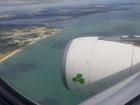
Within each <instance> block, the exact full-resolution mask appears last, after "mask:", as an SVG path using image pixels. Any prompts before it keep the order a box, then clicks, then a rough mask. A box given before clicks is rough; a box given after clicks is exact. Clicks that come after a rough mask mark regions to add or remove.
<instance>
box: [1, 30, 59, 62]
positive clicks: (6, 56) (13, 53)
mask: <svg viewBox="0 0 140 105" xmlns="http://www.w3.org/2000/svg"><path fill="white" fill-rule="evenodd" d="M57 33H58V32H56V33H52V34H51V35H46V36H45V37H42V38H40V39H38V40H35V41H32V42H30V43H29V44H28V45H26V46H24V47H21V48H19V49H16V50H14V51H11V53H10V54H7V55H5V57H3V58H2V59H0V63H3V62H4V61H6V60H8V59H9V58H11V57H12V56H14V55H16V54H17V53H18V52H20V51H22V50H23V49H24V48H26V47H28V46H31V45H33V44H35V43H37V42H38V41H40V40H42V39H44V38H47V37H51V36H54V35H55V34H57Z"/></svg>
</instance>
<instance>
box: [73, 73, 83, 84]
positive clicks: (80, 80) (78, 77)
mask: <svg viewBox="0 0 140 105" xmlns="http://www.w3.org/2000/svg"><path fill="white" fill-rule="evenodd" d="M72 81H73V82H75V83H79V84H84V83H85V80H84V78H83V75H82V74H80V73H78V74H77V75H76V76H75V77H73V78H72Z"/></svg>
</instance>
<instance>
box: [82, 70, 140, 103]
mask: <svg viewBox="0 0 140 105" xmlns="http://www.w3.org/2000/svg"><path fill="white" fill-rule="evenodd" d="M138 95H140V73H137V74H135V75H133V76H131V77H129V78H128V79H126V80H124V81H123V82H121V83H119V84H117V85H115V86H113V87H111V88H109V89H108V90H105V91H104V92H102V93H100V94H98V95H96V96H94V97H91V98H90V99H88V100H86V101H84V102H83V103H81V104H80V105H125V104H126V103H128V102H129V101H131V100H132V99H133V98H135V97H136V96H138Z"/></svg>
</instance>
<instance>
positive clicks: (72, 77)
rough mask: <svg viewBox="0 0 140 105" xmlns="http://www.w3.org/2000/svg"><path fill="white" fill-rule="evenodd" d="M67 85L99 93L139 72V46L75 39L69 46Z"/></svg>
mask: <svg viewBox="0 0 140 105" xmlns="http://www.w3.org/2000/svg"><path fill="white" fill-rule="evenodd" d="M63 63H64V64H63V68H64V69H63V80H64V84H65V86H66V87H67V88H68V89H70V90H74V91H78V92H84V93H88V94H93V95H94V94H97V93H99V92H101V91H103V90H105V89H107V88H109V87H111V86H113V85H115V84H117V83H119V82H121V81H123V80H125V79H126V78H128V77H129V76H131V75H133V74H135V73H137V72H139V71H140V47H138V46H135V45H132V44H125V43H119V42H113V41H106V40H100V38H99V37H82V38H76V39H74V40H72V41H71V42H69V44H68V45H67V47H66V50H65V54H64V62H63Z"/></svg>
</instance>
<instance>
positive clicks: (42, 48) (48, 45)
mask: <svg viewBox="0 0 140 105" xmlns="http://www.w3.org/2000/svg"><path fill="white" fill-rule="evenodd" d="M137 8H139V7H137ZM137 8H133V9H135V12H134V10H133V9H132V10H131V11H130V10H129V11H115V12H108V13H101V14H94V15H90V16H85V17H81V18H75V19H72V20H68V21H63V22H56V23H53V24H49V26H51V27H58V28H62V29H64V31H63V32H61V33H59V34H57V35H56V36H53V37H49V38H46V39H43V40H41V41H39V42H38V43H36V44H34V45H32V46H29V47H27V48H25V49H24V50H22V51H21V52H19V53H18V54H16V55H15V56H13V57H12V58H10V59H9V60H7V61H5V62H4V63H2V64H0V73H1V75H2V76H3V77H4V78H5V79H6V80H7V81H8V82H9V83H10V84H11V85H12V86H14V87H15V88H16V89H17V90H19V91H20V92H21V93H23V94H24V95H25V96H27V97H29V98H31V99H33V100H34V101H36V102H39V103H40V104H42V105H77V104H78V103H80V102H81V101H83V100H85V99H87V98H88V96H87V95H83V94H78V93H74V92H71V91H68V90H67V89H66V88H65V87H64V85H63V83H62V79H61V68H62V56H63V51H64V48H65V46H66V44H67V42H68V41H69V40H71V39H72V38H76V37H80V36H94V35H105V36H112V35H122V34H128V35H134V34H139V35H140V30H139V27H140V20H139V19H140V12H139V11H138V10H137ZM17 21H19V20H17ZM20 21H22V20H20ZM24 21H25V20H24ZM28 21H29V20H28ZM36 21H37V20H35V21H32V22H36ZM14 22H15V21H14ZM38 22H39V20H38ZM43 22H45V20H44V21H43Z"/></svg>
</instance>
